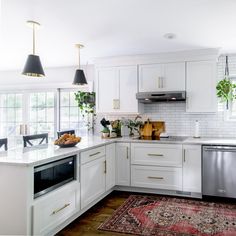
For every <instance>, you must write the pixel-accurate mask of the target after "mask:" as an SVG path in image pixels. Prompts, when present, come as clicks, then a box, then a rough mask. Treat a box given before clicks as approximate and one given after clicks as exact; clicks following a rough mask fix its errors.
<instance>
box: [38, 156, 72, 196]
mask: <svg viewBox="0 0 236 236" xmlns="http://www.w3.org/2000/svg"><path fill="white" fill-rule="evenodd" d="M75 179H76V155H74V156H69V157H66V158H64V159H61V160H57V161H54V162H50V163H46V164H43V165H39V166H36V167H34V198H37V197H39V196H42V195H44V194H46V193H48V192H51V191H53V190H55V189H57V188H59V187H61V186H62V185H65V184H66V183H69V182H71V181H73V180H75Z"/></svg>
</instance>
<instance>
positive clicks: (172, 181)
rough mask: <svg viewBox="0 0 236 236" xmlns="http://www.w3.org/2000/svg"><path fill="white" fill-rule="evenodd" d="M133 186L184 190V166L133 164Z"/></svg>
mask: <svg viewBox="0 0 236 236" xmlns="http://www.w3.org/2000/svg"><path fill="white" fill-rule="evenodd" d="M131 186H133V187H143V188H153V189H165V190H166V189H167V190H180V191H182V168H175V167H157V166H138V165H132V167H131Z"/></svg>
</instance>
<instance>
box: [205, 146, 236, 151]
mask: <svg viewBox="0 0 236 236" xmlns="http://www.w3.org/2000/svg"><path fill="white" fill-rule="evenodd" d="M203 150H204V151H205V152H236V147H230V146H214V147H204V148H203Z"/></svg>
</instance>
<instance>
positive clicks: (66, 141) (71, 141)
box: [54, 134, 81, 148]
mask: <svg viewBox="0 0 236 236" xmlns="http://www.w3.org/2000/svg"><path fill="white" fill-rule="evenodd" d="M80 140H81V137H76V136H75V135H74V134H63V135H62V136H61V137H59V138H58V139H57V140H55V142H54V144H55V145H57V146H59V147H62V148H66V147H74V146H75V145H76V144H77V143H79V142H80Z"/></svg>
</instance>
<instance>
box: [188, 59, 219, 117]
mask: <svg viewBox="0 0 236 236" xmlns="http://www.w3.org/2000/svg"><path fill="white" fill-rule="evenodd" d="M186 65H187V67H186V68H187V76H186V93H187V101H186V111H187V112H200V113H202V112H216V111H217V99H216V61H214V60H209V61H194V62H187V64H186Z"/></svg>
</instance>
